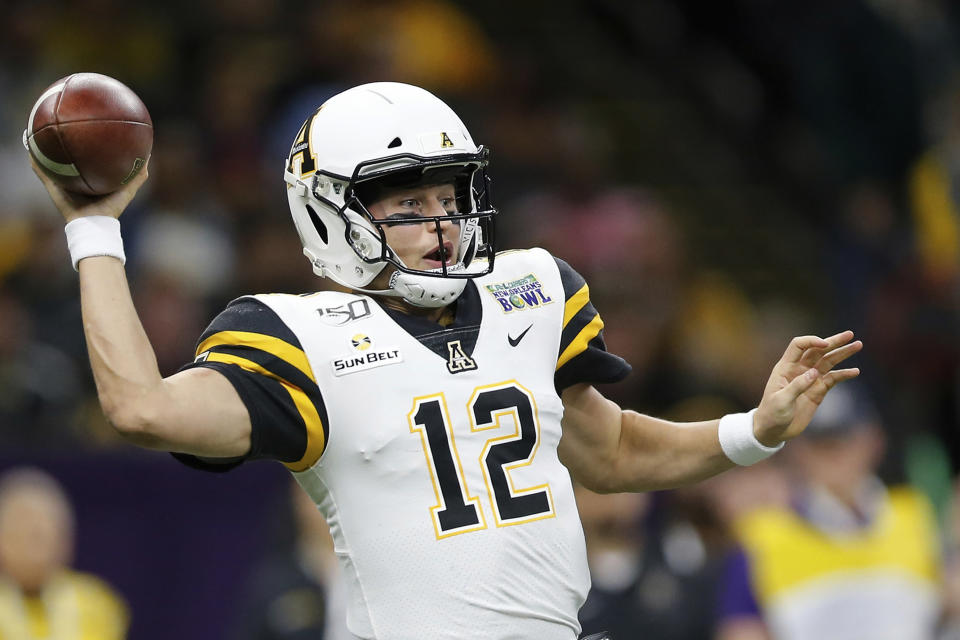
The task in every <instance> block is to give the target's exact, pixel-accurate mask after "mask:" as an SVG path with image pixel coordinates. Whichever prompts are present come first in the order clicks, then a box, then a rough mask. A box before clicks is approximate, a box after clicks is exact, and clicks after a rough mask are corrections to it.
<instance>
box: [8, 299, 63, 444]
mask: <svg viewBox="0 0 960 640" xmlns="http://www.w3.org/2000/svg"><path fill="white" fill-rule="evenodd" d="M35 331H36V328H35V324H34V323H33V322H32V321H31V316H30V313H29V310H28V309H27V308H26V307H25V306H24V305H23V304H22V302H21V301H20V300H19V299H18V298H17V297H15V296H14V295H12V293H11V292H10V291H9V290H6V289H4V288H0V425H2V429H0V442H3V443H5V445H6V446H11V445H12V444H21V445H31V446H45V445H48V444H49V443H51V442H56V443H60V444H61V445H66V444H67V443H71V442H76V441H77V440H78V439H79V437H78V435H79V434H77V433H75V432H74V430H73V428H72V424H73V417H74V416H73V411H74V409H75V407H76V403H77V402H78V401H79V399H80V397H81V391H82V389H81V386H80V383H79V379H78V371H77V367H76V365H75V364H74V361H73V360H71V359H70V358H69V357H68V356H67V355H66V354H64V353H63V352H62V351H60V350H59V349H57V348H56V347H53V346H51V345H49V344H44V343H42V342H40V341H37V340H36V339H35V335H34V333H35Z"/></svg>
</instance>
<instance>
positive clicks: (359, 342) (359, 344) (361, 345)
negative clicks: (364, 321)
mask: <svg viewBox="0 0 960 640" xmlns="http://www.w3.org/2000/svg"><path fill="white" fill-rule="evenodd" d="M350 346H351V347H353V348H354V349H356V350H357V351H366V350H367V349H369V348H370V347H372V346H373V342H372V341H371V340H370V336H366V335H363V334H362V333H358V334H357V335H355V336H353V337H352V338H350Z"/></svg>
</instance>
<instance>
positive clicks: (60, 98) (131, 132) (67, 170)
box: [23, 73, 153, 196]
mask: <svg viewBox="0 0 960 640" xmlns="http://www.w3.org/2000/svg"><path fill="white" fill-rule="evenodd" d="M23 144H24V146H25V147H26V148H27V150H28V151H29V152H30V154H31V155H32V156H33V158H34V159H35V160H36V162H37V164H38V165H40V167H41V168H42V169H43V170H44V172H45V173H46V174H47V175H48V176H50V177H51V178H53V180H54V181H55V182H57V183H58V184H59V185H60V186H61V187H63V188H64V189H66V190H67V191H72V192H74V193H81V194H84V195H88V196H99V195H105V194H108V193H112V192H114V191H116V190H117V189H119V188H120V187H121V186H123V185H124V184H126V183H127V182H129V181H130V180H131V179H133V177H134V176H135V175H137V173H138V172H139V171H140V170H141V169H142V168H143V166H144V165H145V164H146V162H147V160H148V159H149V158H150V151H151V149H152V148H153V121H152V120H151V119H150V113H149V112H148V111H147V107H146V105H144V104H143V101H142V100H140V98H139V97H138V96H137V94H136V93H134V92H133V91H132V90H131V89H130V88H129V87H127V86H126V85H124V84H123V83H122V82H120V81H119V80H115V79H114V78H111V77H109V76H105V75H101V74H99V73H74V74H71V75H69V76H67V77H65V78H61V79H60V80H57V81H56V82H54V83H53V84H52V85H50V86H49V87H48V88H47V89H46V90H45V91H44V92H43V93H42V94H41V95H40V98H39V99H38V100H37V102H36V104H34V105H33V109H32V110H31V111H30V119H29V121H28V122H27V128H26V130H25V131H24V132H23Z"/></svg>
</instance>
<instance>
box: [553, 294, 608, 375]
mask: <svg viewBox="0 0 960 640" xmlns="http://www.w3.org/2000/svg"><path fill="white" fill-rule="evenodd" d="M584 288H586V287H584ZM581 291H583V289H581ZM577 295H579V293H578V294H577ZM571 299H572V298H571ZM601 329H603V320H601V319H600V316H599V315H596V316H594V317H593V320H591V321H590V323H589V324H588V325H587V326H585V327H584V328H583V329H581V330H580V333H578V334H577V337H576V338H574V339H573V340H572V341H571V342H570V345H569V346H568V347H567V348H566V349H564V350H563V353H561V354H560V359H559V360H557V369H559V368H560V367H562V366H563V365H565V364H567V362H569V361H570V360H572V359H573V358H575V357H577V356H578V355H580V354H581V353H583V352H584V351H586V350H587V345H588V344H590V341H591V340H593V339H594V338H596V337H597V334H598V333H600V330H601Z"/></svg>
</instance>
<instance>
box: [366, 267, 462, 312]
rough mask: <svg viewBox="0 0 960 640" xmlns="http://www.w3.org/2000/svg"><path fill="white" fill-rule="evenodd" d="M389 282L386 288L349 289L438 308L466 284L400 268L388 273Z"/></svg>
mask: <svg viewBox="0 0 960 640" xmlns="http://www.w3.org/2000/svg"><path fill="white" fill-rule="evenodd" d="M389 283H390V284H389V288H387V289H362V288H360V287H351V289H353V290H354V291H359V292H361V293H368V294H371V295H378V296H387V297H390V298H403V299H404V300H405V301H406V302H408V303H409V304H411V305H413V306H415V307H420V308H423V309H438V308H440V307H445V306H447V305H448V304H451V303H452V302H453V301H454V300H456V299H457V298H459V297H460V294H461V293H463V290H464V289H465V288H466V286H467V280H466V279H459V278H458V279H448V278H433V277H430V276H421V275H416V274H413V273H404V272H403V271H400V270H397V271H394V272H393V273H392V274H391V275H390V281H389Z"/></svg>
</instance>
